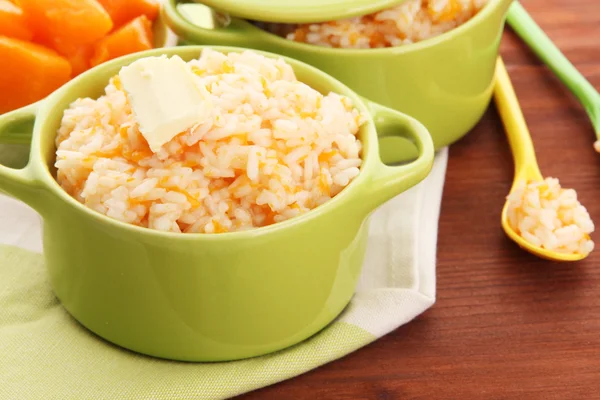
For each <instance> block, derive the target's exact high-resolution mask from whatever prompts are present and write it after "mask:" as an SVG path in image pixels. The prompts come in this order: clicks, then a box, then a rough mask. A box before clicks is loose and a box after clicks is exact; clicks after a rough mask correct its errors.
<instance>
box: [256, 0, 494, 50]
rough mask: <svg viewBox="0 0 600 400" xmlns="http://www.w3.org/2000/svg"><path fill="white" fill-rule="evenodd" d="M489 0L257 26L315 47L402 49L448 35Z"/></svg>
mask: <svg viewBox="0 0 600 400" xmlns="http://www.w3.org/2000/svg"><path fill="white" fill-rule="evenodd" d="M487 2H488V0H408V1H406V2H404V3H402V4H401V5H398V6H396V7H392V8H388V9H385V10H382V11H379V12H375V13H373V14H368V15H364V16H360V17H355V18H349V19H344V20H338V21H329V22H324V23H317V24H302V25H294V24H275V23H262V22H256V25H258V26H259V27H261V28H263V29H265V30H268V31H270V32H271V33H274V34H276V35H280V36H283V37H286V38H287V39H289V40H295V41H297V42H303V43H309V44H313V45H318V46H326V47H336V48H349V49H369V48H382V47H392V46H401V45H405V44H410V43H415V42H419V41H422V40H425V39H428V38H431V37H434V36H438V35H441V34H442V33H445V32H448V31H450V30H452V29H454V28H456V27H458V26H460V25H462V24H464V23H465V22H467V21H468V20H470V19H471V18H472V17H473V16H475V14H477V13H478V12H479V11H480V10H481V9H482V8H483V6H484V5H485V4H486V3H487Z"/></svg>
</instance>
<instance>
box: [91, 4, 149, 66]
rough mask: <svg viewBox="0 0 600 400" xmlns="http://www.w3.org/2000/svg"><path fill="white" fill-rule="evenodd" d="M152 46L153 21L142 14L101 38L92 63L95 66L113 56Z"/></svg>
mask: <svg viewBox="0 0 600 400" xmlns="http://www.w3.org/2000/svg"><path fill="white" fill-rule="evenodd" d="M151 48H152V23H151V22H150V20H149V19H148V18H147V17H146V16H145V15H141V16H139V17H137V18H135V19H134V20H132V21H130V22H128V23H127V24H125V25H123V26H122V27H121V28H119V29H117V30H116V31H114V32H113V33H111V34H110V35H108V36H107V37H105V38H104V39H102V40H100V41H99V42H98V43H97V44H96V46H95V51H94V55H93V56H92V59H91V62H90V64H91V65H92V67H95V66H96V65H98V64H101V63H103V62H105V61H108V60H112V59H113V58H117V57H120V56H124V55H126V54H130V53H135V52H138V51H143V50H148V49H151Z"/></svg>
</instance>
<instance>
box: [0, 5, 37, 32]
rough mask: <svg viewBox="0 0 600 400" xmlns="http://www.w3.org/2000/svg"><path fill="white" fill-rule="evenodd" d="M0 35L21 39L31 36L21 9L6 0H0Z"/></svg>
mask: <svg viewBox="0 0 600 400" xmlns="http://www.w3.org/2000/svg"><path fill="white" fill-rule="evenodd" d="M0 35H3V36H9V37H14V38H17V39H23V40H31V38H32V37H33V31H32V30H31V29H30V28H29V26H28V25H27V19H26V18H25V14H24V13H23V10H22V9H21V8H19V7H18V6H17V5H16V4H13V3H12V2H10V1H8V0H0Z"/></svg>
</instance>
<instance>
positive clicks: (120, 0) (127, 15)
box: [98, 0, 160, 28]
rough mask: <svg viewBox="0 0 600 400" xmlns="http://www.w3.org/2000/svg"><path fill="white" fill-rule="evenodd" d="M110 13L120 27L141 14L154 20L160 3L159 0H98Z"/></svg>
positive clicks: (117, 26) (114, 22)
mask: <svg viewBox="0 0 600 400" xmlns="http://www.w3.org/2000/svg"><path fill="white" fill-rule="evenodd" d="M98 2H99V3H100V4H102V6H103V7H104V9H105V10H106V11H107V12H108V14H109V15H110V18H111V19H112V21H113V24H114V27H115V28H119V27H121V26H122V25H124V24H126V23H127V22H129V21H131V20H132V19H134V18H137V17H139V16H140V15H145V16H146V17H147V18H148V19H149V20H150V21H154V20H155V19H156V16H157V15H158V11H159V8H160V5H159V3H158V0H98Z"/></svg>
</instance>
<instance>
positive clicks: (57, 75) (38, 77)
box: [0, 36, 71, 114]
mask: <svg viewBox="0 0 600 400" xmlns="http://www.w3.org/2000/svg"><path fill="white" fill-rule="evenodd" d="M0 60H2V62H1V63H0V114H2V113H5V112H8V111H11V110H14V109H16V108H19V107H22V106H25V105H27V104H30V103H33V102H36V101H38V100H41V99H43V98H44V97H46V96H47V95H49V94H50V93H52V92H53V91H54V90H56V89H58V88H59V87H60V86H62V85H63V84H64V83H66V82H67V81H68V80H69V79H70V77H71V65H70V64H69V62H68V61H67V60H66V59H64V58H63V57H61V56H59V55H58V54H57V53H56V52H54V51H53V50H50V49H47V48H45V47H43V46H40V45H37V44H34V43H30V42H26V41H23V40H19V39H14V38H9V37H6V36H0Z"/></svg>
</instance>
